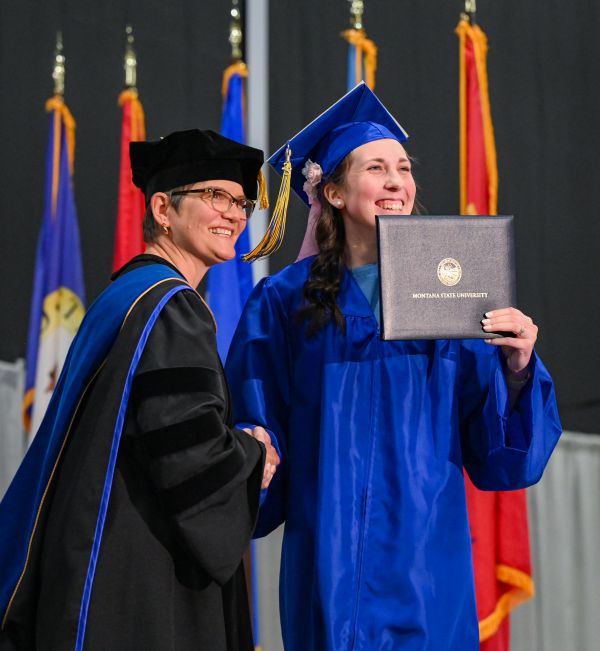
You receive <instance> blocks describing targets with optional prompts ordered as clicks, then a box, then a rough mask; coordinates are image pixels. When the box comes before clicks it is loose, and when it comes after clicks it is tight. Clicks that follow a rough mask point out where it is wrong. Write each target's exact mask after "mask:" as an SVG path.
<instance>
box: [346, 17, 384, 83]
mask: <svg viewBox="0 0 600 651" xmlns="http://www.w3.org/2000/svg"><path fill="white" fill-rule="evenodd" d="M342 37H343V38H345V39H346V40H347V41H348V43H350V44H351V45H354V47H355V48H356V58H357V63H356V73H355V75H356V83H357V84H358V83H359V82H360V81H361V79H362V65H361V63H362V59H363V57H364V66H365V82H366V84H367V86H368V87H369V88H370V89H371V90H375V72H376V71H377V46H376V45H375V43H374V42H373V41H372V40H371V39H370V38H367V35H366V34H365V32H364V30H363V29H347V30H345V31H343V32H342Z"/></svg>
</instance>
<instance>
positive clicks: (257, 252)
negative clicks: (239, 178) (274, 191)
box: [242, 145, 292, 262]
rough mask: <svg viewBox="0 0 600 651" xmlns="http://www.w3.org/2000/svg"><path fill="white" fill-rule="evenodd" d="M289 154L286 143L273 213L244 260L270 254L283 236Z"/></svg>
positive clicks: (288, 198) (290, 173)
mask: <svg viewBox="0 0 600 651" xmlns="http://www.w3.org/2000/svg"><path fill="white" fill-rule="evenodd" d="M291 156H292V150H291V149H290V147H289V145H288V147H287V149H286V150H285V163H284V164H283V172H282V174H281V185H280V186H279V194H278V195H277V201H276V202H275V208H273V215H272V216H271V221H270V222H269V226H268V228H267V232H266V233H265V234H264V236H263V238H262V240H261V241H260V242H259V243H258V245H257V246H256V248H254V249H253V250H252V251H250V253H246V254H245V255H243V256H242V260H243V261H244V262H254V261H255V260H258V259H259V258H264V257H266V256H268V255H271V253H273V252H275V251H277V249H278V248H279V247H280V246H281V243H282V242H283V236H284V234H285V219H286V216H287V208H288V203H289V201H290V188H291V179H292V163H291V162H290V158H291ZM259 178H260V175H259ZM261 201H262V199H261Z"/></svg>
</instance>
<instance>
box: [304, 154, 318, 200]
mask: <svg viewBox="0 0 600 651" xmlns="http://www.w3.org/2000/svg"><path fill="white" fill-rule="evenodd" d="M302 174H303V175H304V178H305V179H306V182H305V183H304V185H303V186H302V189H303V190H304V192H306V194H307V195H308V198H309V200H310V203H312V201H313V200H314V199H315V198H316V196H317V186H318V185H319V183H321V179H322V178H323V170H322V169H321V166H320V165H319V163H313V162H312V161H311V160H310V158H309V159H308V160H307V161H306V164H305V165H304V167H303V168H302Z"/></svg>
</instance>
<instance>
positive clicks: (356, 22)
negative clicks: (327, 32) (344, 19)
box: [348, 0, 365, 29]
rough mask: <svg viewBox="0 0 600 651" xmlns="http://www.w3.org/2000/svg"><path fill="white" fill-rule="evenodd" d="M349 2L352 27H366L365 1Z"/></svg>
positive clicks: (349, 0) (353, 0) (350, 0)
mask: <svg viewBox="0 0 600 651" xmlns="http://www.w3.org/2000/svg"><path fill="white" fill-rule="evenodd" d="M348 2H349V3H350V25H351V27H352V29H364V25H363V14H364V13H365V3H364V2H363V0H348Z"/></svg>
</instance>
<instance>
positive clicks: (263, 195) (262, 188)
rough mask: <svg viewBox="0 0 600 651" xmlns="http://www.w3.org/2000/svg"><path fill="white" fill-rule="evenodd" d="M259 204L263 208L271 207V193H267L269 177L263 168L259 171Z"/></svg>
mask: <svg viewBox="0 0 600 651" xmlns="http://www.w3.org/2000/svg"><path fill="white" fill-rule="evenodd" d="M258 202H259V203H258V205H259V206H260V209H261V210H266V209H267V208H268V207H269V195H268V194H267V179H266V178H265V175H264V173H263V171H262V170H259V171H258Z"/></svg>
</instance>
